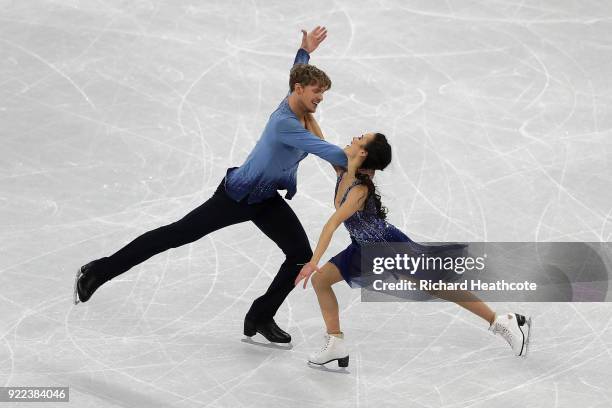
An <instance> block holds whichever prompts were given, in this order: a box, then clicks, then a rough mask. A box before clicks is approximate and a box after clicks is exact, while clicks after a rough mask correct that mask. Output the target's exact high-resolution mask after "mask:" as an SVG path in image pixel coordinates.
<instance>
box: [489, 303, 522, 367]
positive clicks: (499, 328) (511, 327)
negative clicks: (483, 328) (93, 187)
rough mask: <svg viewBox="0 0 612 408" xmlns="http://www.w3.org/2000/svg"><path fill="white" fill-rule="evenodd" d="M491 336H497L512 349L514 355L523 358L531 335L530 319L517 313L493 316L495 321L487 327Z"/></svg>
mask: <svg viewBox="0 0 612 408" xmlns="http://www.w3.org/2000/svg"><path fill="white" fill-rule="evenodd" d="M489 330H490V331H491V332H492V333H493V334H499V335H500V336H501V337H503V338H504V340H506V342H507V343H508V344H509V345H510V347H512V350H513V351H514V354H515V355H517V356H522V357H525V356H526V355H527V348H528V346H529V335H530V334H531V317H525V316H523V315H520V314H517V313H504V314H502V315H499V316H495V321H494V322H493V324H492V325H491V327H489Z"/></svg>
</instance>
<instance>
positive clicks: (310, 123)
mask: <svg viewBox="0 0 612 408" xmlns="http://www.w3.org/2000/svg"><path fill="white" fill-rule="evenodd" d="M304 119H305V120H306V129H307V130H308V131H309V132H310V133H312V134H314V135H315V136H317V137H318V138H319V139H321V140H325V137H324V136H323V131H321V127H320V126H319V123H318V122H317V120H316V119H315V117H314V115H313V114H312V113H307V114H306V116H304ZM332 167H333V168H334V170H335V171H336V176H339V175H340V174H342V172H343V171H344V170H345V169H344V168H342V167H340V166H336V165H333V164H332Z"/></svg>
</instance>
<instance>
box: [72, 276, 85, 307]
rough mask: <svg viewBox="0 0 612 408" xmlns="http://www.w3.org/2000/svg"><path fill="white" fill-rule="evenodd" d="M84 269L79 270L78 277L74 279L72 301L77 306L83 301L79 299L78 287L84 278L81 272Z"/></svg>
mask: <svg viewBox="0 0 612 408" xmlns="http://www.w3.org/2000/svg"><path fill="white" fill-rule="evenodd" d="M81 269H82V267H80V268H79V270H78V271H77V273H76V277H75V278H74V288H73V291H72V301H73V302H74V304H75V305H78V304H79V303H81V299H79V292H78V290H77V285H78V283H79V278H80V277H81V276H83V272H82V271H81Z"/></svg>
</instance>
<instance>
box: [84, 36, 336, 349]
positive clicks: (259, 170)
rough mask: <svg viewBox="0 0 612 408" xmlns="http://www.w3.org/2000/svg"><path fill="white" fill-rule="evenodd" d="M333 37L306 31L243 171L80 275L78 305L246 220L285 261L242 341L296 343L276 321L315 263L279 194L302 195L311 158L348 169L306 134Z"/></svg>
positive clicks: (332, 150)
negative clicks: (300, 176)
mask: <svg viewBox="0 0 612 408" xmlns="http://www.w3.org/2000/svg"><path fill="white" fill-rule="evenodd" d="M326 36H327V30H326V28H325V27H319V26H317V27H316V28H315V29H314V30H312V31H311V32H309V33H306V31H304V30H302V44H301V48H300V49H299V50H298V52H297V55H296V57H295V61H294V66H293V68H292V69H291V73H290V78H289V86H290V93H289V94H288V96H287V97H285V99H284V100H283V101H282V102H281V104H280V105H279V107H278V108H277V109H276V110H275V111H274V112H273V113H272V115H270V119H269V120H268V123H267V125H266V127H265V129H264V131H263V133H262V135H261V137H260V139H259V140H258V141H257V144H256V145H255V147H254V148H253V150H252V151H251V153H250V154H249V156H248V157H247V159H246V161H245V162H244V163H243V164H242V165H241V166H240V167H238V168H236V167H234V168H230V169H228V170H227V173H226V176H225V178H224V179H223V180H222V181H221V184H219V187H218V188H217V190H216V191H215V193H214V194H213V196H212V197H211V198H210V199H209V200H208V201H206V202H205V203H204V204H202V205H201V206H199V207H198V208H196V209H195V210H193V211H191V212H190V213H189V214H187V215H186V216H185V217H183V218H182V219H180V220H178V221H176V222H174V223H172V224H169V225H166V226H163V227H160V228H157V229H154V230H152V231H149V232H146V233H145V234H143V235H141V236H140V237H138V238H136V239H135V240H133V241H132V242H130V243H129V244H127V245H126V246H125V247H123V248H122V249H120V250H119V251H117V252H116V253H115V254H113V255H111V256H109V257H104V258H100V259H97V260H95V261H92V262H90V263H88V264H86V265H84V266H82V267H81V268H80V269H79V271H78V272H77V276H76V280H75V288H74V302H75V304H77V303H79V301H80V302H86V301H87V300H89V298H90V297H91V295H93V293H94V292H95V291H96V289H98V288H99V287H100V286H101V285H102V284H103V283H105V282H107V281H109V280H111V279H112V278H114V277H115V276H118V275H120V274H122V273H123V272H125V271H127V270H129V269H130V268H131V267H133V266H135V265H137V264H139V263H141V262H143V261H145V260H146V259H149V258H150V257H152V256H153V255H156V254H158V253H160V252H163V251H165V250H167V249H169V248H176V247H179V246H181V245H185V244H188V243H190V242H193V241H196V240H198V239H200V238H202V237H203V236H205V235H206V234H208V233H210V232H212V231H215V230H218V229H220V228H223V227H226V226H228V225H232V224H237V223H240V222H245V221H252V222H253V223H254V224H255V225H256V226H257V227H258V228H259V229H260V230H261V231H262V232H263V233H264V234H266V235H267V236H268V237H269V238H270V239H272V240H273V241H274V242H275V243H276V245H278V247H279V248H280V249H281V250H282V251H283V253H284V254H285V256H286V258H285V262H283V264H282V265H281V267H280V269H279V270H278V272H277V274H276V277H275V278H274V279H273V280H272V283H271V284H270V287H269V288H268V290H267V291H266V293H264V294H263V295H262V296H260V297H259V298H257V299H256V300H255V301H254V302H253V304H252V305H251V308H250V310H249V311H248V313H247V314H246V317H245V320H244V334H245V335H246V336H249V337H250V336H254V335H255V334H256V333H257V332H259V333H260V334H262V335H263V336H264V337H265V338H266V339H268V340H269V341H271V342H276V343H289V342H290V341H291V336H290V335H289V334H288V333H286V332H285V331H283V330H282V329H280V328H279V327H278V326H277V325H276V323H275V322H274V315H275V314H276V311H277V310H278V308H279V307H280V305H281V304H282V303H283V301H284V300H285V298H286V297H287V295H288V294H289V292H291V290H292V289H293V287H294V283H293V282H294V280H295V278H296V277H297V275H298V272H299V271H300V269H301V268H302V265H304V264H305V263H307V262H308V261H309V260H310V258H311V257H312V250H311V249H310V244H309V242H308V238H307V236H306V233H305V232H304V228H303V227H302V225H301V223H300V221H299V220H298V218H297V216H296V215H295V213H294V212H293V210H292V209H291V207H289V204H288V203H287V202H286V201H285V200H284V199H283V198H282V197H281V196H280V195H279V194H278V192H277V190H287V194H286V195H285V198H286V199H287V200H290V199H291V198H292V197H293V196H294V195H295V192H296V173H297V168H298V165H299V163H300V161H301V160H302V159H304V158H305V157H306V156H307V154H308V153H312V154H315V155H317V156H319V157H321V158H322V159H325V160H327V161H328V162H330V163H331V164H332V165H336V166H342V167H346V165H347V158H346V155H345V153H344V151H343V150H342V149H341V148H340V147H338V146H335V145H332V144H330V143H328V142H326V141H324V140H322V139H320V138H319V137H317V136H315V135H314V134H312V133H311V132H309V131H308V130H306V128H305V126H306V120H307V117H306V116H307V115H308V114H312V113H314V112H315V111H316V109H317V105H318V104H319V103H320V102H321V101H322V100H323V93H324V92H325V91H327V90H328V89H329V88H330V86H331V81H330V79H329V78H328V77H327V75H326V74H325V73H324V72H323V71H321V70H320V69H318V68H316V67H315V66H313V65H308V61H309V59H310V53H312V52H313V51H314V50H316V49H317V47H318V46H319V44H320V43H321V42H322V41H323V40H325V38H326Z"/></svg>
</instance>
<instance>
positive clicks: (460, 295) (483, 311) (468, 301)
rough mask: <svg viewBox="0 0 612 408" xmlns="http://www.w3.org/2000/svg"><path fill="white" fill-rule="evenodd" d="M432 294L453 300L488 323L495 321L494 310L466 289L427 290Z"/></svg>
mask: <svg viewBox="0 0 612 408" xmlns="http://www.w3.org/2000/svg"><path fill="white" fill-rule="evenodd" d="M429 294H431V295H432V296H435V297H437V298H440V299H444V300H447V301H449V302H453V303H456V304H458V305H459V306H461V307H462V308H464V309H466V310H468V311H470V312H472V313H474V314H475V315H476V316H479V317H481V318H483V319H484V320H485V321H487V322H488V323H489V324H493V322H494V321H495V312H494V311H493V310H491V308H490V307H489V306H488V305H487V304H486V303H485V302H483V301H482V300H480V299H479V298H478V297H477V296H476V295H474V294H473V293H472V292H468V291H467V290H439V291H431V292H429Z"/></svg>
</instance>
